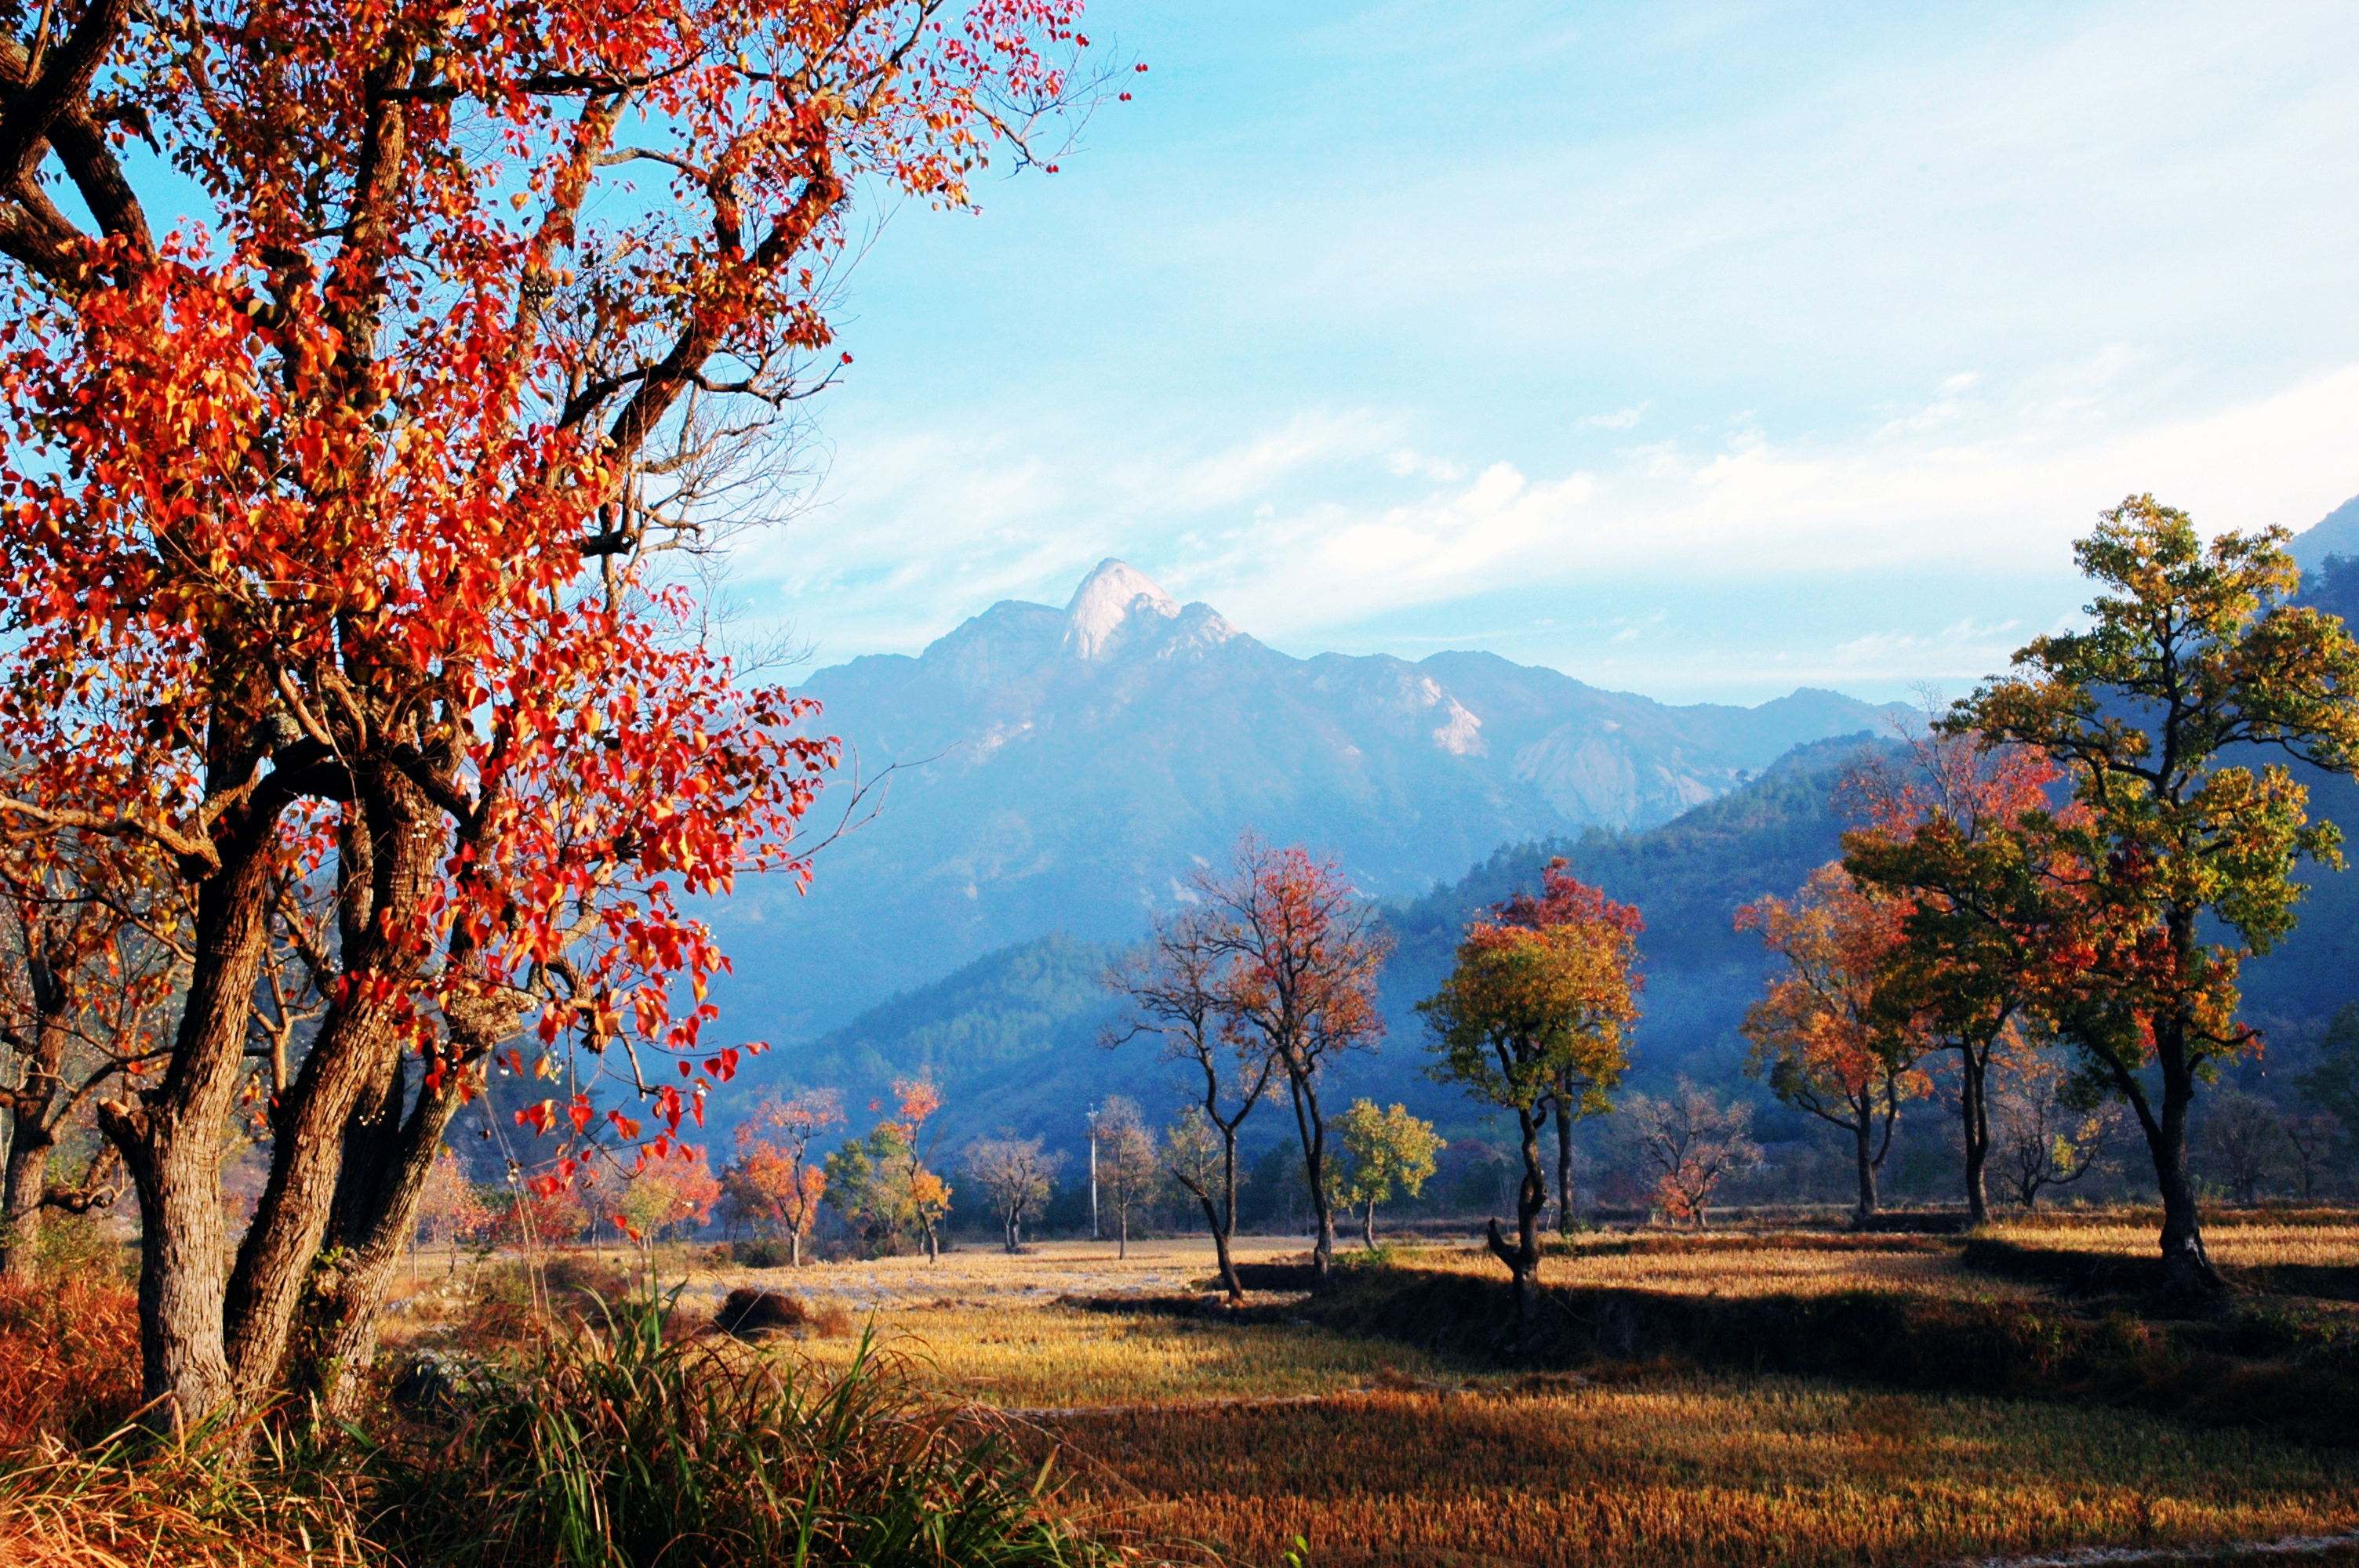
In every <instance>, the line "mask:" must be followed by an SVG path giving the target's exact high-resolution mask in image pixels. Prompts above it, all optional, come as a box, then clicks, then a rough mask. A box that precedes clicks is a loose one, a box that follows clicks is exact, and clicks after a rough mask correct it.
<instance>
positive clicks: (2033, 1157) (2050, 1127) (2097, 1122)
mask: <svg viewBox="0 0 2359 1568" xmlns="http://www.w3.org/2000/svg"><path fill="white" fill-rule="evenodd" d="M1997 1068H1998V1070H1997V1072H1996V1073H1995V1075H1994V1076H1993V1078H1992V1081H1991V1092H1990V1097H1989V1106H1990V1132H1991V1152H1993V1153H1994V1154H1995V1155H1996V1156H1997V1163H1998V1174H1999V1179H2000V1180H2001V1181H2002V1182H2004V1183H2005V1184H2006V1187H2007V1189H2008V1191H2009V1192H2010V1193H2011V1194H2012V1195H2014V1198H2015V1201H2016V1202H2017V1203H2018V1204H2020V1205H2022V1206H2024V1207H2025V1208H2033V1207H2036V1206H2038V1203H2039V1195H2040V1194H2041V1193H2042V1192H2044V1191H2046V1190H2048V1189H2049V1188H2050V1187H2064V1186H2070V1185H2071V1184H2073V1183H2075V1182H2078V1181H2080V1180H2081V1179H2082V1177H2084V1176H2086V1175H2088V1174H2089V1173H2091V1172H2092V1171H2095V1170H2100V1169H2102V1168H2103V1167H2104V1164H2105V1162H2106V1161H2105V1146H2106V1144H2107V1143H2109V1142H2111V1141H2112V1140H2113V1138H2114V1135H2115V1134H2116V1133H2118V1132H2119V1131H2120V1130H2122V1125H2123V1111H2122V1108H2121V1106H2120V1105H2119V1103H2118V1102H2115V1101H2113V1100H2108V1099H2093V1098H2089V1097H2084V1096H2082V1095H2078V1094H2075V1093H2074V1092H2073V1090H2072V1085H2071V1077H2070V1076H2069V1075H2068V1074H2067V1073H2066V1072H2065V1071H2064V1066H2063V1064H2062V1063H2060V1062H2059V1061H2057V1060H2056V1058H2055V1057H2054V1056H2052V1055H2050V1054H2048V1053H2046V1052H2040V1051H2014V1052H2004V1053H2002V1054H2000V1055H1999V1057H1998V1060H1997Z"/></svg>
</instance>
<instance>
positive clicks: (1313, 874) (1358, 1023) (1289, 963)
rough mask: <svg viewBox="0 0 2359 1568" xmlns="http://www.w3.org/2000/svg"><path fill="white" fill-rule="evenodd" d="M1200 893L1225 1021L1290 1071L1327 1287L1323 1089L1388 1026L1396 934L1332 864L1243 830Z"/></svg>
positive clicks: (1317, 1266) (1331, 1245) (1328, 1204)
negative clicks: (1387, 969)
mask: <svg viewBox="0 0 2359 1568" xmlns="http://www.w3.org/2000/svg"><path fill="white" fill-rule="evenodd" d="M1196 892H1197V894H1198V896H1199V897H1200V898H1201V900H1202V901H1203V905H1204V908H1205V910H1206V913H1207V914H1208V916H1209V919H1208V923H1207V925H1206V927H1205V930H1206V941H1207V945H1208V946H1209V949H1210V952H1211V955H1212V957H1213V958H1214V960H1215V961H1216V963H1217V964H1218V966H1219V968H1218V970H1217V974H1218V995H1219V998H1220V1003H1221V1010H1222V1016H1223V1028H1224V1029H1225V1030H1226V1031H1227V1032H1228V1033H1230V1034H1231V1035H1232V1036H1233V1037H1234V1038H1236V1039H1238V1040H1240V1041H1242V1042H1244V1043H1245V1049H1246V1050H1247V1051H1248V1052H1249V1053H1251V1054H1254V1055H1256V1056H1259V1057H1266V1058H1267V1059H1269V1060H1270V1061H1272V1062H1274V1063H1275V1064H1276V1065H1277V1071H1278V1072H1279V1073H1281V1074H1283V1075H1284V1076H1285V1078H1286V1087H1287V1093H1288V1097H1289V1098H1291V1099H1292V1101H1293V1105H1294V1126H1295V1131H1296V1134H1297V1135H1298V1136H1299V1138H1300V1139H1301V1141H1302V1165H1303V1176H1304V1181H1305V1184H1306V1190H1307V1192H1308V1194H1309V1196H1310V1206H1311V1212H1312V1214H1313V1215H1314V1216H1315V1217H1316V1220H1317V1224H1318V1236H1317V1239H1316V1240H1315V1242H1314V1243H1313V1245H1312V1248H1311V1254H1310V1257H1311V1275H1312V1278H1313V1279H1314V1280H1315V1281H1317V1282H1319V1283H1320V1284H1322V1285H1323V1284H1324V1283H1325V1282H1326V1281H1327V1278H1328V1276H1329V1273H1330V1271H1332V1268H1333V1266H1334V1261H1335V1206H1334V1201H1333V1195H1332V1194H1333V1189H1332V1184H1331V1179H1330V1173H1329V1171H1328V1164H1327V1119H1326V1116H1325V1114H1324V1112H1323V1111H1322V1110H1321V1108H1320V1103H1319V1091H1320V1087H1321V1084H1322V1083H1323V1082H1324V1081H1325V1079H1326V1076H1327V1074H1328V1071H1329V1069H1330V1068H1331V1067H1332V1065H1334V1062H1335V1059H1336V1058H1337V1057H1339V1056H1341V1055H1343V1054H1345V1053H1347V1052H1351V1051H1357V1050H1373V1049H1375V1044H1376V1042H1377V1041H1378V1040H1379V1039H1381V1038H1382V1037H1383V1035H1384V1032H1385V1024H1384V1016H1383V1014H1382V1013H1381V1012H1379V1011H1377V1008H1376V977H1377V973H1378V971H1379V970H1381V969H1382V968H1384V961H1385V956H1386V954H1387V953H1388V952H1389V951H1390V950H1391V939H1390V938H1389V937H1387V936H1386V935H1384V933H1383V932H1382V931H1381V930H1380V929H1379V928H1378V925H1377V922H1376V916H1375V909H1374V908H1373V906H1371V905H1370V904H1369V903H1367V901H1366V900H1364V899H1363V898H1361V897H1360V896H1359V895H1358V894H1357V893H1356V892H1353V889H1352V886H1351V884H1350V883H1349V882H1348V881H1345V880H1344V877H1343V869H1342V868H1341V867H1340V866H1338V865H1336V864H1335V862H1334V861H1332V860H1319V859H1317V858H1315V857H1314V856H1312V855H1311V854H1310V851H1309V850H1307V849H1270V848H1268V847H1267V846H1266V845H1264V844H1262V843H1260V842H1258V841H1257V840H1256V839H1254V838H1251V837H1250V836H1248V837H1247V838H1245V839H1244V840H1243V841H1242V842H1240V843H1239V845H1238V846H1237V853H1236V860H1235V862H1234V867H1233V868H1232V869H1231V871H1228V872H1227V873H1226V874H1221V873H1215V872H1212V871H1207V872H1205V873H1204V874H1203V875H1201V876H1200V877H1198V878H1197V880H1196Z"/></svg>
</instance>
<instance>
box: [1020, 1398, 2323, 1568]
mask: <svg viewBox="0 0 2359 1568" xmlns="http://www.w3.org/2000/svg"><path fill="white" fill-rule="evenodd" d="M1057 1432H1058V1433H1059V1435H1060V1436H1061V1437H1062V1438H1063V1439H1064V1440H1065V1441H1066V1442H1067V1444H1069V1445H1070V1448H1071V1450H1073V1451H1078V1452H1079V1453H1080V1454H1084V1455H1087V1456H1088V1457H1087V1458H1086V1459H1082V1460H1078V1461H1075V1463H1076V1464H1077V1465H1078V1466H1079V1469H1080V1474H1081V1476H1082V1484H1083V1485H1084V1486H1085V1487H1088V1488H1089V1489H1090V1490H1091V1491H1093V1493H1094V1495H1095V1496H1096V1497H1098V1498H1100V1499H1101V1500H1102V1501H1103V1505H1104V1506H1105V1507H1106V1508H1107V1509H1109V1512H1110V1515H1111V1517H1113V1518H1114V1519H1119V1520H1120V1521H1121V1522H1123V1523H1125V1524H1127V1525H1130V1526H1133V1527H1136V1528H1138V1529H1141V1530H1145V1531H1147V1533H1149V1534H1151V1535H1159V1536H1166V1537H1187V1538H1190V1539H1194V1540H1197V1541H1203V1542H1205V1543H1206V1544H1208V1545H1210V1546H1212V1547H1214V1548H1216V1549H1218V1550H1220V1551H1223V1552H1229V1553H1234V1554H1235V1555H1237V1556H1239V1557H1241V1558H1242V1559H1244V1560H1245V1561H1247V1562H1255V1563H1268V1562H1273V1561H1276V1560H1277V1557H1278V1555H1279V1554H1280V1553H1281V1552H1283V1551H1284V1550H1285V1549H1286V1548H1287V1546H1288V1543H1289V1542H1291V1541H1293V1540H1294V1538H1295V1537H1296V1536H1297V1535H1300V1536H1302V1537H1304V1538H1305V1539H1307V1540H1308V1541H1309V1542H1310V1552H1309V1560H1310V1562H1311V1563H1318V1564H1321V1565H1327V1564H1334V1565H1337V1568H1342V1565H1346V1564H1378V1563H1381V1564H1401V1565H1407V1564H1472V1563H1535V1564H1557V1563H1562V1564H1575V1563H1578V1564H1583V1565H1596V1568H1612V1565H1618V1564H1629V1565H1632V1568H1636V1565H1640V1564H1665V1563H1689V1564H1713V1565H1719V1564H1772V1563H1781V1564H1782V1563H1934V1562H1941V1561H1945V1560H1950V1559H1954V1558H1957V1557H1960V1556H1966V1555H1989V1554H1997V1553H2005V1552H2027V1551H2032V1550H2036V1549H2051V1548H2060V1547H2068V1546H2069V1547H2081V1546H2089V1545H2148V1544H2158V1543H2195V1542H2203V1543H2209V1542H2215V1541H2231V1540H2239V1539H2254V1538H2275V1537H2281V1536H2286V1535H2298V1534H2325V1533H2337V1532H2342V1531H2346V1530H2352V1529H2354V1528H2359V1492H2354V1485H2359V1469H2354V1466H2353V1465H2352V1464H2351V1463H2350V1462H2349V1460H2348V1459H2347V1458H2343V1457H2335V1456H2327V1455H2322V1454H2317V1453H2312V1452H2308V1451H2305V1450H2302V1449H2299V1448H2295V1447H2291V1446H2288V1445H2285V1444H2277V1443H2275V1442H2271V1441H2268V1440H2265V1439H2259V1438H2256V1437H2253V1436H2250V1435H2246V1434H2238V1433H2201V1434H2198V1433H2189V1432H2187V1431H2185V1430H2183V1429H2180V1428H2179V1427H2176V1426H2174V1425H2172V1424H2170V1423H2168V1422H2160V1421H2157V1420H2153V1419H2149V1418H2146V1417H2141V1416H2137V1415H2134V1414H2129V1413H2126V1412H2123V1411H2113V1410H2075V1409H2071V1408H2068V1407H2064V1406H2059V1405H2052V1404H2044V1403H2028V1402H2013V1403H2011V1402H2006V1401H1996V1400H1977V1399H1957V1398H1925V1397H1915V1396H1901V1395H1889V1394H1867V1395H1863V1394H1854V1393H1849V1392H1843V1391H1838V1390H1829V1389H1825V1388H1822V1387H1815V1386H1810V1385H1805V1384H1798V1383H1791V1382H1786V1381H1782V1380H1767V1381H1760V1382H1753V1383H1746V1384H1735V1383H1727V1382H1716V1381H1677V1382H1668V1383H1664V1384H1659V1385H1656V1386H1636V1387H1627V1388H1582V1387H1567V1388H1561V1389H1559V1390H1553V1391H1537V1392H1513V1391H1496V1392H1481V1393H1473V1394H1460V1395H1455V1396H1445V1395H1436V1394H1430V1393H1414V1392H1397V1393H1377V1394H1370V1395H1364V1396H1358V1397H1354V1398H1350V1399H1344V1400H1329V1401H1323V1402H1320V1403H1315V1404H1286V1405H1266V1406H1257V1407H1254V1406H1248V1407H1238V1406H1227V1407H1219V1408H1214V1409H1210V1410H1193V1411H1190V1410H1185V1409H1176V1408H1175V1409H1169V1410H1165V1411H1122V1412H1117V1413H1110V1414H1105V1415H1100V1416H1095V1417H1078V1418H1071V1419H1068V1420H1066V1421H1064V1422H1060V1423H1058V1426H1057Z"/></svg>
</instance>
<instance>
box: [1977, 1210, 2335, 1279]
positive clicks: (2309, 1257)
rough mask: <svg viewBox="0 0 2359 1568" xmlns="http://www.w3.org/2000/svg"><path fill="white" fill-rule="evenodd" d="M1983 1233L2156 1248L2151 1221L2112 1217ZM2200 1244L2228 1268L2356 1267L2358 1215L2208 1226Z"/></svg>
mask: <svg viewBox="0 0 2359 1568" xmlns="http://www.w3.org/2000/svg"><path fill="white" fill-rule="evenodd" d="M1982 1234H1983V1235H1984V1236H1987V1237H1990V1238H1993V1239H1995V1240H1999V1241H2008V1242H2014V1243H2017V1244H2018V1245H2021V1246H2026V1247H2042V1248H2051V1249H2068V1250H2071V1251H2075V1252H2097V1253H2104V1254H2107V1255H2111V1256H2116V1257H2146V1256H2149V1255H2151V1254H2152V1253H2153V1252H2154V1250H2155V1227H2154V1226H2152V1225H2151V1224H2145V1223H2138V1222H2135V1221H2130V1220H2125V1219H2115V1218H2112V1217H2102V1218H2096V1219H2093V1220H2091V1221H2090V1222H2088V1223H2085V1224H2078V1225H2059V1224H2054V1223H2020V1222H2012V1223H2011V1222H2006V1221H2002V1222H2000V1223H1998V1224H1996V1225H1989V1226H1985V1227H1983V1230H1982ZM2203 1243H2204V1246H2205V1247H2206V1248H2207V1249H2209V1250H2210V1251H2211V1254H2212V1261H2214V1262H2216V1263H2222V1264H2225V1265H2227V1266H2229V1267H2232V1268H2238V1269H2265V1268H2275V1267H2278V1266H2281V1265H2287V1264H2291V1265H2296V1266H2299V1267H2305V1268H2336V1269H2351V1268H2359V1218H2352V1219H2347V1220H2345V1221H2343V1223H2340V1224H2332V1223H2330V1224H2318V1223H2301V1224H2287V1225H2272V1224H2270V1223H2268V1222H2267V1220H2265V1219H2253V1220H2247V1221H2245V1222H2244V1223H2241V1224H2234V1225H2212V1226H2206V1227H2204V1232H2203Z"/></svg>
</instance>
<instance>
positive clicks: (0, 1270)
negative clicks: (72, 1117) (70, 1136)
mask: <svg viewBox="0 0 2359 1568" xmlns="http://www.w3.org/2000/svg"><path fill="white" fill-rule="evenodd" d="M15 1120H16V1126H15V1128H14V1130H12V1131H11V1133H10V1136H9V1139H8V1171H7V1175H6V1178H5V1181H6V1190H5V1193H0V1282H5V1283H7V1284H11V1285H29V1284H31V1283H33V1282H34V1281H36V1280H38V1278H40V1272H41V1195H42V1194H43V1192H44V1191H46V1190H47V1187H48V1184H49V1150H50V1148H51V1146H52V1145H53V1143H54V1141H55V1140H54V1139H52V1138H51V1136H50V1135H49V1133H48V1132H47V1131H46V1130H43V1129H41V1128H40V1127H39V1126H38V1124H37V1123H36V1122H35V1121H34V1120H33V1119H31V1118H29V1117H27V1116H24V1115H22V1114H19V1115H18V1116H16V1118H15Z"/></svg>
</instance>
